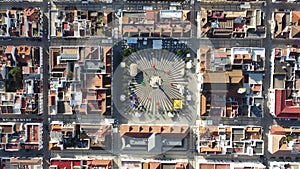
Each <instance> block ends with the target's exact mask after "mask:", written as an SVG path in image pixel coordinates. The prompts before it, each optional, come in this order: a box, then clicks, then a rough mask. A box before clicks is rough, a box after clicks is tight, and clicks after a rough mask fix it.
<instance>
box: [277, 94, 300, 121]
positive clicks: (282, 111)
mask: <svg viewBox="0 0 300 169" xmlns="http://www.w3.org/2000/svg"><path fill="white" fill-rule="evenodd" d="M286 92H287V90H276V91H275V115H276V117H279V118H300V107H299V106H290V105H294V104H290V102H291V100H286V99H287V94H286Z"/></svg>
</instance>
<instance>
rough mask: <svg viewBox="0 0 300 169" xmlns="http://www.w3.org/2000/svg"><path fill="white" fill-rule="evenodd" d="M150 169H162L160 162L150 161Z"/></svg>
mask: <svg viewBox="0 0 300 169" xmlns="http://www.w3.org/2000/svg"><path fill="white" fill-rule="evenodd" d="M149 166H150V167H149V169H160V162H150V163H149Z"/></svg>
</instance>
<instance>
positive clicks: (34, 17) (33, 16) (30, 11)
mask: <svg viewBox="0 0 300 169" xmlns="http://www.w3.org/2000/svg"><path fill="white" fill-rule="evenodd" d="M24 16H27V20H28V21H31V22H39V20H40V11H39V10H38V9H36V8H27V9H25V10H24Z"/></svg>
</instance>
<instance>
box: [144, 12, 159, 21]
mask: <svg viewBox="0 0 300 169" xmlns="http://www.w3.org/2000/svg"><path fill="white" fill-rule="evenodd" d="M146 19H147V20H154V22H157V20H158V11H154V10H149V11H146Z"/></svg>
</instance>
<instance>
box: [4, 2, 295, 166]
mask: <svg viewBox="0 0 300 169" xmlns="http://www.w3.org/2000/svg"><path fill="white" fill-rule="evenodd" d="M56 4H57V7H59V8H65V7H67V6H75V7H76V8H78V9H89V10H98V9H105V8H106V9H108V10H111V9H114V10H115V11H116V10H117V9H120V8H123V9H134V10H140V9H141V7H142V6H149V5H151V4H148V3H144V2H143V3H132V2H123V1H114V3H113V4H107V3H92V4H90V5H88V6H84V5H82V4H81V3H72V4H68V3H56ZM239 4H240V3H202V2H201V3H200V2H196V3H195V5H192V6H187V5H184V8H190V9H192V11H193V13H192V18H193V19H195V16H196V12H197V11H199V10H200V8H201V7H204V8H208V9H225V10H234V11H236V10H239V7H238V5H239ZM262 5H263V4H262V3H257V4H254V5H252V8H255V7H260V6H262ZM20 6H21V7H22V8H26V7H40V8H41V9H42V10H43V11H47V9H48V5H47V0H44V1H43V2H30V3H29V2H18V3H15V2H1V5H0V9H11V8H12V7H20ZM168 7H169V4H166V3H162V4H154V8H157V9H160V8H162V9H165V8H168ZM276 8H277V9H289V10H290V9H300V4H295V3H278V4H274V3H271V1H270V0H267V6H266V7H265V8H263V10H264V12H265V13H266V16H265V25H268V26H267V30H268V31H267V35H266V38H264V39H260V38H257V39H220V38H213V39H197V38H196V37H195V36H193V37H192V38H190V39H189V41H190V43H191V44H192V45H193V48H195V49H196V48H198V47H199V46H200V47H203V46H210V47H215V48H220V47H226V48H230V47H264V48H266V62H265V67H266V69H267V70H266V72H265V81H264V88H265V89H268V88H269V86H270V83H269V82H270V72H269V67H270V63H269V59H270V54H271V53H270V51H271V49H272V48H274V47H284V46H286V45H287V44H298V43H299V42H298V40H278V39H277V40H274V39H271V33H270V25H269V22H268V21H270V20H271V12H272V11H273V10H274V9H276ZM193 19H192V20H193ZM43 20H44V24H43V30H48V19H47V17H46V16H45V15H44V17H43ZM115 26H116V25H115ZM47 32H49V30H48V31H47ZM103 39H104V40H105V38H84V39H63V38H53V39H52V40H51V45H53V46H61V45H103V44H110V43H105V42H104V41H103ZM29 42H30V45H32V46H41V47H43V48H44V51H43V92H44V93H43V109H44V110H43V111H44V113H43V115H42V116H38V115H31V116H28V115H10V116H8V115H0V118H12V119H17V118H25V119H26V118H32V117H33V118H43V119H44V121H43V125H44V134H43V142H44V145H43V146H44V148H43V149H42V150H41V151H35V150H34V151H30V152H27V151H25V150H21V151H20V152H2V151H1V152H0V153H1V155H4V156H12V157H14V156H16V157H17V156H20V157H30V156H36V155H37V156H43V157H44V163H43V164H44V166H43V168H48V163H47V161H48V159H50V157H51V156H52V157H55V156H57V155H58V154H60V155H62V157H74V155H105V156H109V155H119V154H120V153H121V152H120V151H119V150H120V143H119V136H118V135H117V134H113V138H114V140H113V142H114V144H115V145H114V146H113V150H112V152H109V151H98V150H88V151H73V150H65V151H63V152H60V151H52V152H50V151H48V144H47V142H49V134H48V131H47V126H48V125H49V124H48V118H49V115H48V106H47V105H48V97H47V96H48V78H49V74H48V72H49V71H48V65H49V56H48V52H47V50H46V49H48V47H49V42H48V39H47V34H44V35H43V38H42V41H31V40H29V41H28V40H26V38H16V37H15V38H12V40H6V41H0V46H4V45H11V44H14V45H28V43H29ZM103 42H104V43H103ZM116 42H118V40H116ZM114 67H116V65H114ZM267 91H268V90H265V91H264V94H267ZM264 110H265V112H264V117H263V118H262V119H261V118H254V119H251V118H249V119H243V118H240V119H237V122H236V121H234V120H228V119H221V120H222V122H223V123H224V124H233V125H235V124H236V125H238V124H242V125H259V124H262V126H263V128H264V132H265V135H264V141H265V156H264V157H263V158H261V161H262V162H264V163H265V164H267V161H266V159H270V158H277V159H278V158H279V157H281V155H271V154H270V153H269V152H268V151H267V149H268V144H267V143H268V139H267V135H266V133H267V132H268V128H269V126H270V125H272V124H275V123H277V124H280V125H283V126H291V125H299V122H298V121H285V120H278V119H273V117H272V116H271V115H270V114H269V112H268V108H267V104H265V105H264ZM52 118H53V120H59V119H63V118H61V117H52ZM67 118H68V120H69V121H72V120H77V119H78V118H77V117H76V115H72V116H68V117H67ZM262 121H263V123H262ZM193 142H195V140H194V139H193V140H192V141H191V142H190V147H189V149H190V150H192V147H193V145H192V144H193ZM191 154H192V155H191V156H193V155H194V154H193V153H191ZM135 155H136V156H141V155H143V154H140V153H135ZM187 155H188V154H187V153H182V152H177V153H176V152H172V151H170V152H168V153H167V155H166V156H167V157H170V158H181V157H186V156H187ZM206 158H208V159H214V160H220V159H224V160H232V159H240V160H244V159H245V160H247V159H252V157H251V158H250V157H242V156H239V157H238V158H233V157H229V156H222V157H220V156H208V157H206ZM253 160H257V157H253Z"/></svg>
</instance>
